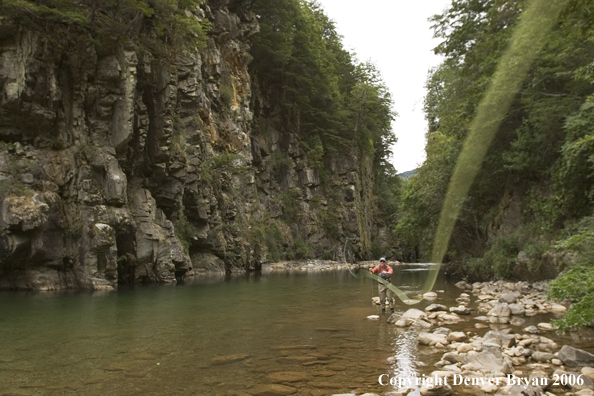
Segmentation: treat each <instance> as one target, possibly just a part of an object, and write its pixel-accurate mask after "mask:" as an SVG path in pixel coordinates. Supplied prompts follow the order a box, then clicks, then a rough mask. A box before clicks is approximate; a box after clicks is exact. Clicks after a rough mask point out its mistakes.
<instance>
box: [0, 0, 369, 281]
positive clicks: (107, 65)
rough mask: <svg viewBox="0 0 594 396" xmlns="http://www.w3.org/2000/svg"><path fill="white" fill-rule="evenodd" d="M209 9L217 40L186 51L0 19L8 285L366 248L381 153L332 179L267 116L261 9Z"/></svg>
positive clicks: (0, 244)
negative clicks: (255, 42) (374, 170)
mask: <svg viewBox="0 0 594 396" xmlns="http://www.w3.org/2000/svg"><path fill="white" fill-rule="evenodd" d="M236 3H238V2H236ZM200 12H202V14H203V15H202V18H207V19H209V20H210V22H211V24H212V29H211V30H210V32H209V37H208V42H207V46H206V47H205V48H203V49H201V50H199V51H198V53H197V54H196V55H187V54H186V55H181V54H180V55H179V57H177V58H176V59H164V58H157V57H154V56H152V55H150V54H148V53H146V52H143V51H142V50H140V49H139V48H138V47H137V46H135V45H133V44H132V43H126V42H122V43H119V44H118V45H117V46H116V47H115V48H114V49H113V51H109V52H108V53H103V52H99V51H97V50H96V49H95V47H93V46H92V45H88V46H79V47H77V48H74V49H73V48H69V49H66V50H65V49H64V48H63V47H58V46H56V45H55V44H54V43H52V42H50V41H48V40H47V39H44V38H43V37H41V36H39V35H36V34H35V33H34V32H32V31H29V30H27V29H23V28H21V27H18V26H17V25H16V24H14V23H12V22H11V21H10V20H9V19H4V20H1V21H0V24H1V25H0V59H1V67H0V90H1V91H2V98H1V100H0V140H1V142H0V145H1V146H2V147H1V148H2V149H1V151H0V198H1V201H0V288H20V289H40V290H53V289H65V288H90V289H111V288H113V287H114V286H116V285H117V284H118V283H140V282H175V280H176V278H180V277H183V276H188V275H191V274H194V273H196V272H199V271H203V270H220V271H223V270H224V271H233V270H250V269H258V268H259V267H260V266H261V264H262V263H264V262H267V261H270V260H273V259H280V258H287V257H289V258H300V257H305V256H308V255H309V256H317V257H323V258H329V259H343V258H345V257H346V258H347V259H351V258H355V257H363V256H364V255H365V254H367V253H368V252H369V249H370V239H371V232H372V231H371V230H372V228H373V219H372V211H373V202H372V198H371V196H370V193H371V189H370V188H369V183H370V180H371V179H372V175H371V170H370V166H368V165H366V164H368V163H369V159H365V158H357V157H356V156H355V155H349V154H348V153H346V154H345V153H341V155H340V156H338V155H337V156H336V157H335V158H332V157H327V158H325V164H324V166H326V167H327V168H328V169H329V170H330V172H329V173H330V174H331V177H330V178H329V180H325V181H321V180H320V177H319V174H318V170H317V169H316V168H315V167H313V166H310V165H309V164H310V163H311V161H308V158H307V155H306V153H305V152H304V151H303V149H302V148H301V147H300V145H299V139H298V137H297V136H295V135H293V134H291V133H289V132H287V131H283V130H282V129H281V128H280V127H277V126H275V118H274V116H270V117H269V118H267V119H265V118H264V117H265V116H264V115H263V114H260V113H262V109H263V108H268V109H273V108H274V105H273V104H270V103H267V99H266V97H265V96H263V95H262V94H261V93H259V92H257V91H256V90H254V89H253V88H252V86H253V85H254V84H253V81H252V77H251V76H250V73H249V70H248V64H249V61H250V55H249V45H250V38H251V37H252V36H253V35H254V34H257V32H258V29H259V27H258V23H257V20H256V17H255V15H254V14H253V13H251V12H249V11H246V10H245V9H244V8H242V6H241V4H231V5H230V4H229V3H228V2H227V1H214V0H213V1H209V2H207V3H206V4H204V5H203V6H202V9H201V10H200ZM188 54H189V52H188ZM254 107H256V108H257V109H258V110H257V111H256V113H258V114H254V113H255V111H254ZM255 118H257V120H258V122H260V123H261V122H262V120H264V119H265V120H266V126H265V127H263V128H257V129H256V128H254V127H253V125H254V122H255V121H254V119H255ZM256 130H257V131H256Z"/></svg>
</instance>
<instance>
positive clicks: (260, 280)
mask: <svg viewBox="0 0 594 396" xmlns="http://www.w3.org/2000/svg"><path fill="white" fill-rule="evenodd" d="M429 266H430V265H428V264H409V265H404V266H399V267H396V268H395V269H396V271H395V279H397V280H396V281H395V283H396V284H397V285H398V286H399V287H400V288H401V289H403V290H405V291H407V292H411V293H414V292H415V291H417V290H420V289H421V286H422V285H423V283H424V281H425V278H426V275H427V272H428V268H429ZM434 291H437V292H438V295H439V297H438V300H437V302H439V303H441V304H445V305H447V306H456V305H458V304H457V303H456V302H455V299H456V297H458V295H459V293H460V290H458V289H456V288H455V287H454V286H453V284H451V283H448V281H447V280H446V279H444V278H443V277H442V276H440V277H438V280H437V283H436V284H435V287H434ZM375 295H377V293H376V284H375V283H374V282H372V280H370V279H368V278H355V277H353V276H352V275H351V274H350V273H349V272H348V271H343V270H340V271H339V270H337V271H323V272H304V271H301V272H290V271H278V272H277V271H275V272H269V273H264V274H248V275H245V276H232V277H222V276H221V277H219V276H213V277H204V278H199V279H195V280H192V281H191V282H185V283H182V284H178V285H176V286H139V287H134V288H120V289H119V290H117V291H115V292H110V293H87V292H84V293H82V292H79V293H55V294H54V293H25V292H2V293H0V334H1V336H2V344H1V353H0V394H10V395H82V394H84V395H89V396H92V395H102V396H103V395H225V396H230V395H238V396H239V395H250V394H252V393H256V391H257V390H259V389H260V390H261V389H263V388H262V386H271V384H281V385H283V386H287V387H290V388H294V389H296V390H297V393H296V394H298V395H305V396H307V395H312V396H314V395H316V396H317V395H332V394H339V393H347V392H354V393H356V394H362V393H365V392H375V393H379V394H384V393H387V392H390V391H393V390H394V389H393V387H391V386H390V385H380V384H379V382H378V378H379V376H380V375H382V374H387V375H388V376H393V375H396V374H400V375H405V376H415V375H416V376H419V375H422V374H423V373H429V372H431V371H433V370H434V369H435V368H434V367H432V365H433V363H434V362H435V361H437V360H438V359H439V356H441V354H442V353H443V352H439V351H437V350H435V349H431V348H427V347H418V346H417V340H416V335H415V333H414V331H413V330H398V329H396V328H395V327H393V326H392V325H389V324H387V323H386V321H385V319H386V318H387V315H383V317H382V319H383V320H379V321H370V320H368V319H366V317H367V316H368V315H373V314H378V313H379V312H378V311H379V310H378V308H377V307H375V306H373V305H372V304H371V297H372V296H375ZM427 304H428V303H421V304H419V306H416V307H417V308H420V309H423V307H424V306H426V305H427ZM408 308H409V306H405V305H403V304H402V303H399V304H398V306H397V308H396V309H397V311H404V310H406V309H408ZM465 320H467V319H465ZM450 328H452V329H464V330H473V331H474V330H476V329H474V327H472V325H471V324H470V322H466V321H463V322H462V323H459V324H456V325H453V326H450ZM290 388H287V389H289V390H290Z"/></svg>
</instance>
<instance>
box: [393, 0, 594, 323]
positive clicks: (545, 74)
mask: <svg viewBox="0 0 594 396" xmlns="http://www.w3.org/2000/svg"><path fill="white" fill-rule="evenodd" d="M593 5H594V4H593V3H592V1H582V0H571V1H568V3H567V5H566V7H564V9H563V11H562V13H561V15H560V17H559V19H558V21H557V23H556V25H555V27H554V28H553V30H552V31H551V32H550V34H549V37H548V39H547V43H546V45H545V47H544V49H543V50H542V51H541V52H540V53H539V54H538V56H537V58H536V60H535V61H534V63H533V64H532V66H531V68H530V70H529V73H528V76H527V78H526V79H525V80H524V81H523V83H522V86H521V88H520V91H519V93H518V94H517V95H516V97H515V99H514V101H513V104H512V106H511V107H510V108H509V110H508V111H507V113H506V114H505V117H504V119H503V120H501V126H500V127H499V129H498V131H497V135H496V137H495V141H494V143H493V144H492V145H491V147H490V149H489V151H488V153H487V156H486V158H485V160H484V162H483V163H482V166H481V169H480V171H479V175H478V176H477V178H476V180H475V181H474V183H473V185H472V187H471V190H470V193H469V194H468V196H467V197H466V199H465V201H464V203H463V206H462V210H461V213H460V215H459V217H458V220H457V223H456V226H455V229H454V232H453V234H452V238H451V240H450V245H449V248H448V252H447V253H448V258H449V259H450V260H451V261H453V262H454V263H456V264H457V265H456V267H457V268H459V269H460V271H461V273H463V274H464V275H466V276H469V277H471V278H472V277H476V278H488V277H507V278H513V277H516V278H525V277H527V276H528V277H539V276H540V277H547V276H550V275H551V274H553V275H554V274H556V273H558V272H560V271H562V270H563V269H565V268H566V267H567V266H570V265H577V267H573V268H572V269H571V270H570V272H569V274H568V275H566V276H573V277H574V278H579V279H581V283H580V286H579V287H578V288H579V291H575V290H572V291H567V290H566V286H568V283H567V282H566V280H564V279H565V278H563V277H562V278H560V279H559V280H558V281H556V282H554V283H553V286H552V295H553V296H555V297H556V298H561V299H562V298H570V299H572V300H574V301H581V299H582V298H583V297H585V296H587V298H588V299H587V300H584V301H586V302H581V303H580V304H585V305H588V304H589V306H590V310H589V313H588V314H587V315H586V316H587V317H585V316H583V312H584V311H583V310H582V311H581V313H580V315H582V316H580V319H579V320H578V319H576V318H575V317H574V316H572V315H573V314H574V311H570V312H569V314H568V315H567V318H568V319H567V320H565V321H564V322H563V323H562V326H563V327H564V326H572V325H574V324H578V323H579V324H584V323H586V322H588V323H589V322H592V319H594V315H593V314H594V311H593V310H592V308H591V306H592V304H591V301H590V300H591V299H592V293H593V291H594V286H593V285H594V280H593V278H592V276H591V274H592V272H591V268H590V266H591V264H592V255H591V254H592V251H591V250H590V251H588V250H589V248H588V246H590V245H591V243H592V242H593V239H592V235H593V234H592V204H593V203H594V202H593V199H594V190H593V187H594V184H593V182H594V179H593V176H594V173H593V171H594V167H593V165H594V163H593V162H594V160H593V158H594V151H593V148H594V147H593V146H592V144H591V143H590V142H591V141H592V137H593V136H594V124H593V123H592V121H594V119H593V118H592V117H593V115H592V114H593V113H592V108H593V106H592V101H593V98H592V94H593V93H594V85H593V83H594V74H593V73H592V59H593V55H594V40H592V37H594V35H593V33H594V31H593V24H594V18H593V15H592V12H593V10H594V8H593V7H592V6H593ZM526 7H527V2H526V1H524V0H513V1H511V0H507V1H505V0H464V1H454V2H452V5H451V6H450V7H449V9H447V10H446V11H445V12H444V13H443V14H441V15H436V16H435V17H434V18H433V22H434V29H435V36H436V37H438V38H441V39H442V40H443V41H442V43H441V44H440V45H439V46H438V47H436V48H435V52H436V53H437V54H440V55H443V56H444V57H445V60H444V62H443V63H442V64H441V65H440V66H439V67H437V68H436V69H435V70H433V71H432V72H431V74H430V76H429V78H428V81H427V89H428V95H427V97H426V100H425V113H426V118H427V121H428V125H429V129H428V132H427V147H426V151H427V160H426V162H425V163H424V164H423V166H422V167H421V168H420V169H419V170H418V173H417V174H416V175H415V176H413V177H412V178H411V179H410V181H409V182H408V183H407V185H406V187H405V190H404V191H403V193H402V203H401V208H400V214H399V222H398V225H397V227H396V233H397V235H398V236H399V237H400V240H401V242H402V244H403V247H404V249H405V251H408V252H414V251H418V252H420V253H421V254H422V255H423V256H424V257H427V256H428V255H430V252H431V248H432V243H433V238H434V233H435V230H436V226H437V222H438V220H439V213H440V211H441V207H442V204H443V201H444V197H445V194H446V191H447V188H448V183H449V180H450V177H451V175H452V173H453V170H454V166H455V164H456V161H457V159H458V155H459V153H460V150H461V148H462V143H463V141H464V139H465V138H466V136H467V135H468V133H469V128H470V125H471V123H472V121H473V119H474V117H475V116H476V112H477V106H478V104H479V103H480V101H481V99H482V97H483V95H484V93H485V92H486V90H487V87H488V84H489V83H490V81H491V79H492V77H493V74H494V72H495V70H496V67H497V64H498V61H499V60H500V59H501V56H502V54H503V53H504V51H505V50H506V48H507V47H508V45H509V40H510V37H511V35H512V33H513V30H514V28H515V27H516V25H517V22H518V18H521V16H522V12H523V11H524V10H525V8H526ZM570 248H571V249H570ZM569 250H571V252H572V253H571V254H570V255H568V254H566V253H567V252H568V251H569ZM576 274H579V275H577V276H576ZM574 285H575V283H574ZM588 301H589V302H588Z"/></svg>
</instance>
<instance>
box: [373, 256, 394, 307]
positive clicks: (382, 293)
mask: <svg viewBox="0 0 594 396" xmlns="http://www.w3.org/2000/svg"><path fill="white" fill-rule="evenodd" d="M369 272H371V273H372V274H377V275H379V277H380V278H382V279H383V280H385V281H386V282H388V283H390V278H392V274H393V273H394V271H393V270H392V267H390V266H389V265H388V264H387V263H386V259H385V258H384V257H382V258H381V259H380V263H379V265H378V266H376V267H375V268H370V269H369ZM377 286H378V288H377V289H378V292H379V298H380V304H381V307H382V313H386V297H387V298H388V301H389V302H390V311H391V312H392V313H394V293H393V292H392V290H390V288H389V287H388V286H387V285H384V284H383V283H381V282H378V284H377Z"/></svg>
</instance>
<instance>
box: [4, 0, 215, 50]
mask: <svg viewBox="0 0 594 396" xmlns="http://www.w3.org/2000/svg"><path fill="white" fill-rule="evenodd" d="M202 2H203V0H182V1H169V0H81V1H75V0H35V1H33V0H4V1H2V3H0V15H3V16H5V17H8V18H9V19H11V20H12V21H14V22H15V23H17V24H19V25H22V26H24V27H26V28H27V29H33V30H36V31H37V32H38V33H39V34H41V35H43V36H45V37H46V38H47V39H48V40H50V41H52V42H53V43H54V44H55V45H56V46H58V47H67V46H69V45H73V44H79V43H95V44H96V45H98V46H99V48H100V49H106V48H110V47H112V46H114V45H116V44H117V43H119V42H122V41H125V42H130V41H132V42H135V43H136V44H138V45H139V46H140V47H141V48H143V49H145V50H147V51H149V52H151V53H153V54H154V55H163V56H171V55H173V54H175V53H177V52H178V51H179V50H181V49H184V50H195V49H196V47H198V46H203V45H204V44H205V40H206V32H207V31H208V29H209V27H210V25H209V23H208V21H206V20H201V19H200V17H199V16H198V14H197V13H196V10H197V7H199V6H200V4H202Z"/></svg>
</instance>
